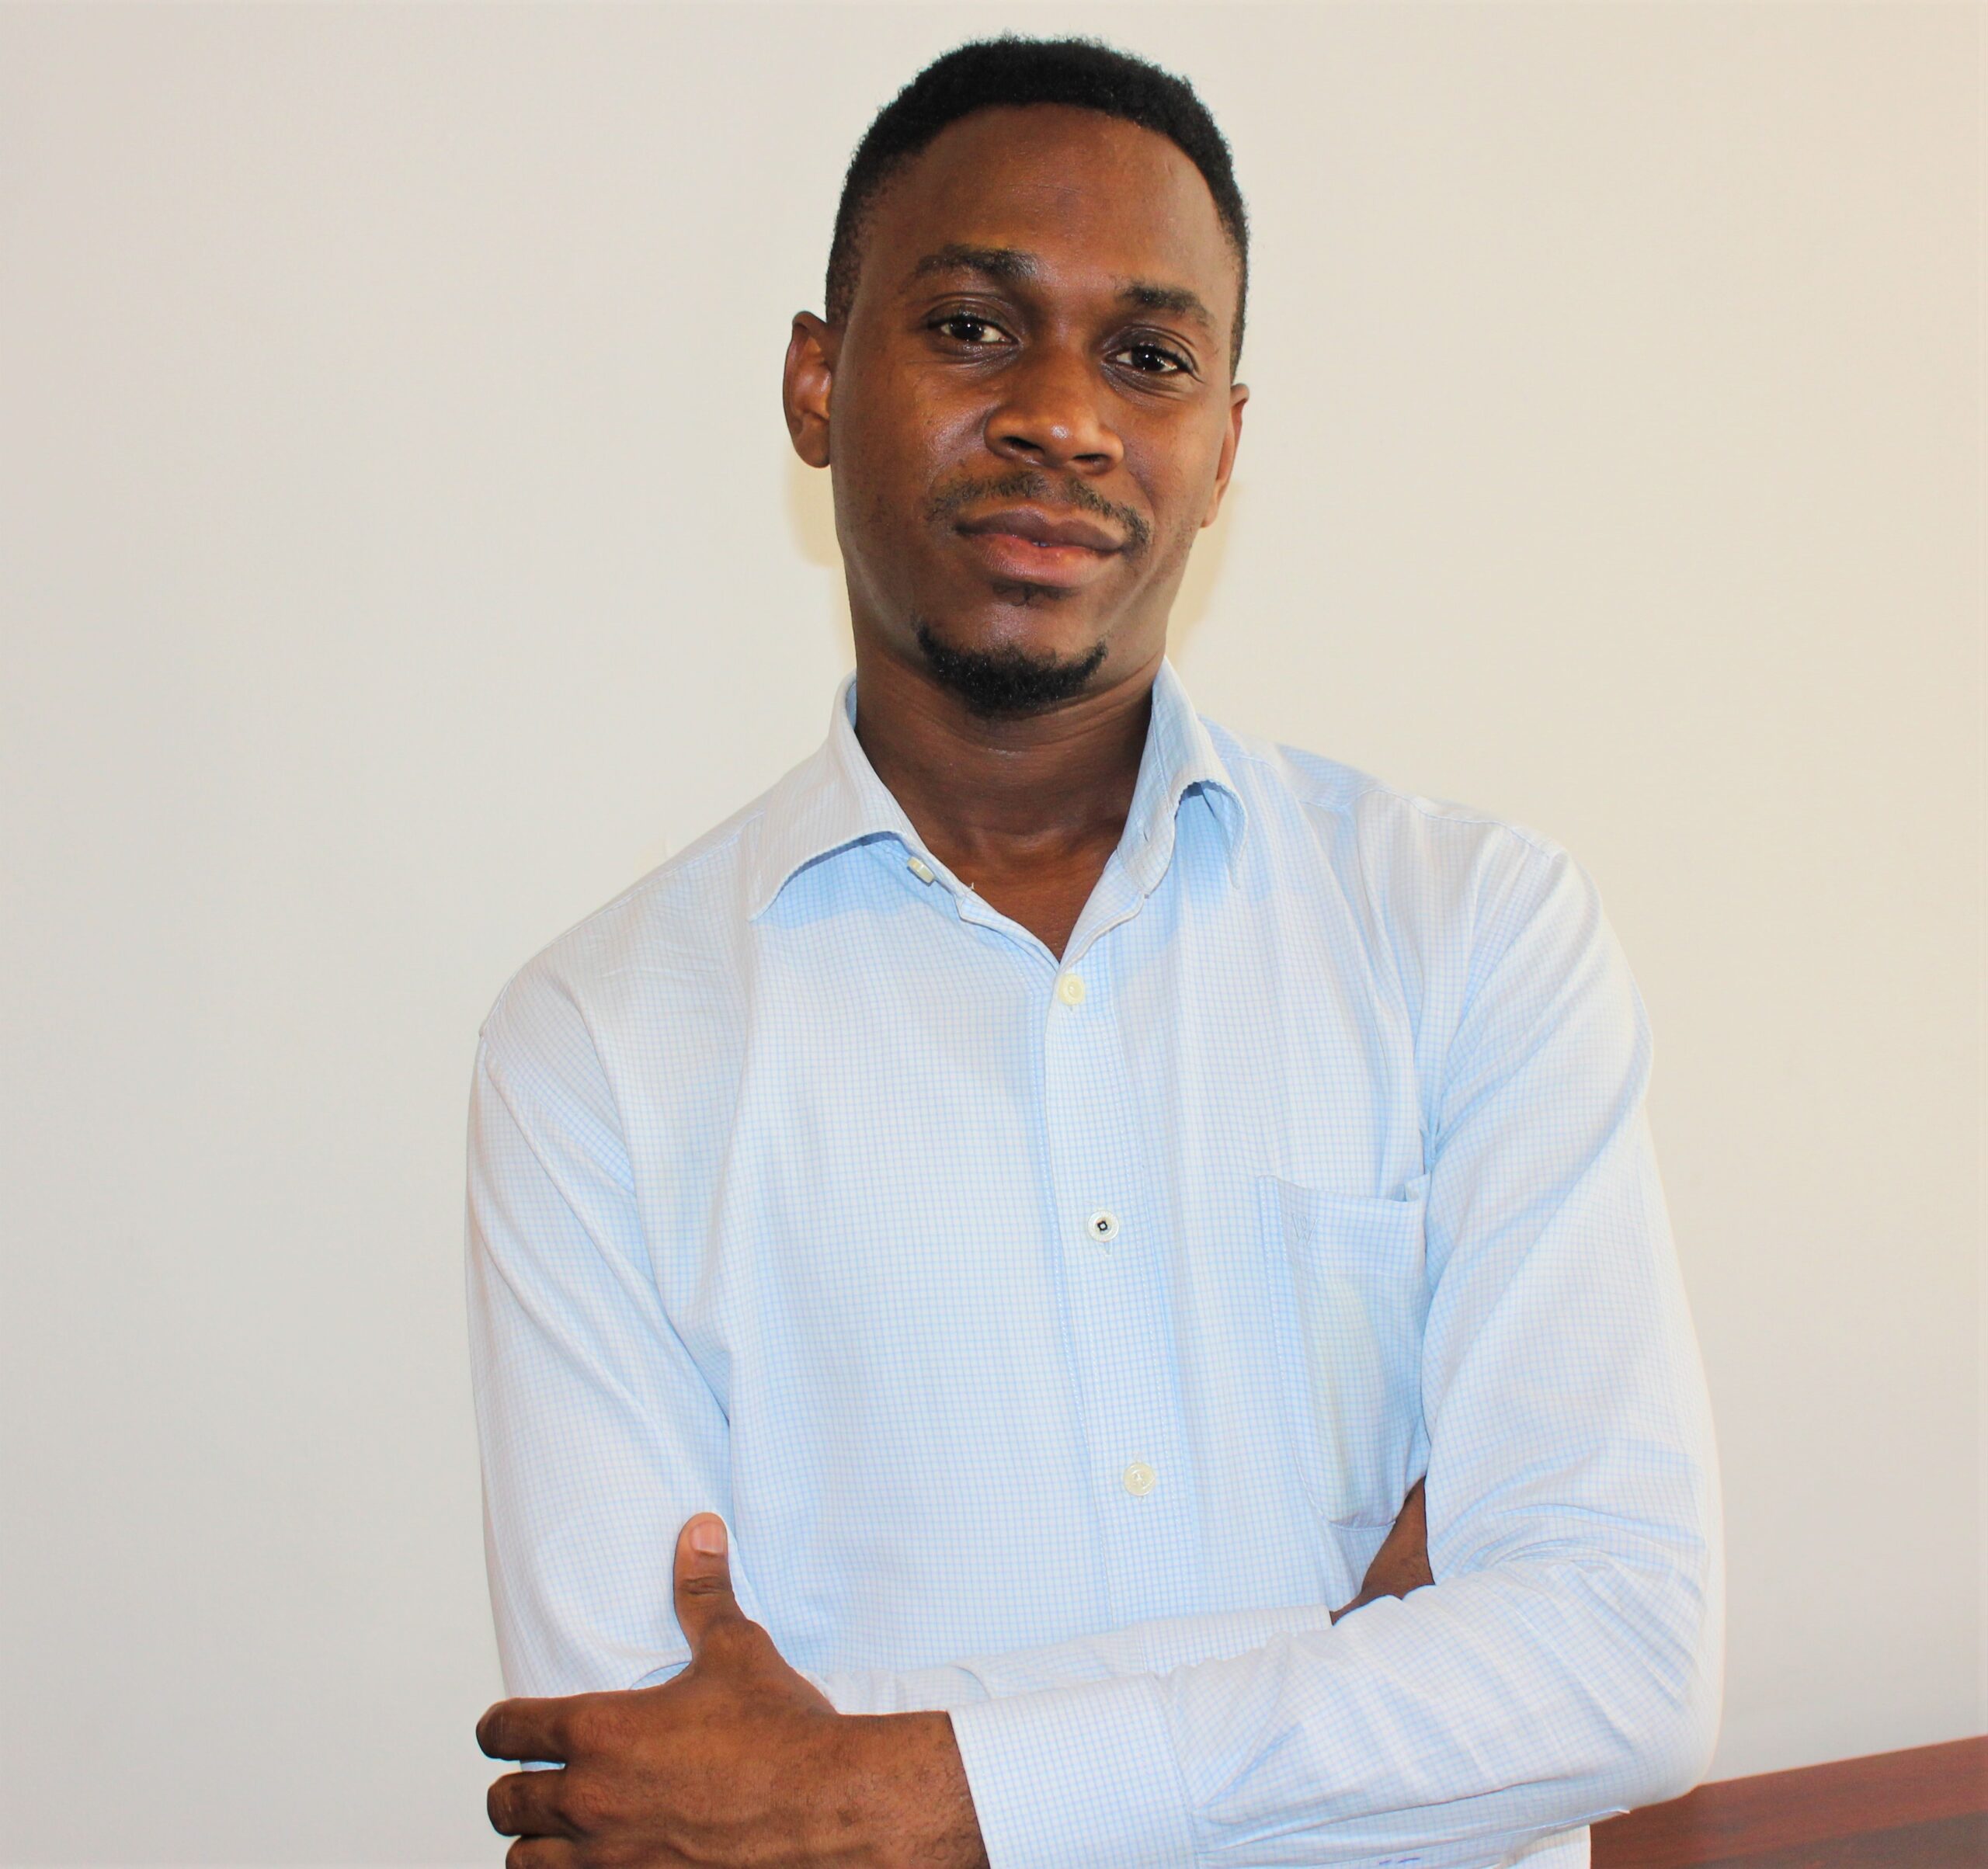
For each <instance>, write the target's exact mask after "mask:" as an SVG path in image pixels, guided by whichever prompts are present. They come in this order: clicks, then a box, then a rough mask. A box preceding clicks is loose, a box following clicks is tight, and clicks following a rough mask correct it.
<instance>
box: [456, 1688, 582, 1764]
mask: <svg viewBox="0 0 1988 1869" xmlns="http://www.w3.org/2000/svg"><path fill="white" fill-rule="evenodd" d="M576 1698H578V1696H572V1695H569V1696H568V1697H565V1698H563V1699H560V1700H551V1701H499V1702H498V1703H497V1704H496V1705H495V1706H494V1707H490V1708H488V1710H487V1711H485V1714H484V1716H483V1718H481V1719H480V1720H478V1721H477V1723H476V1742H477V1744H478V1746H481V1747H482V1749H483V1752H484V1756H485V1757H486V1758H491V1759H530V1760H539V1761H543V1762H546V1763H551V1764H554V1765H564V1764H565V1763H566V1755H567V1752H568V1747H567V1744H566V1714H567V1711H568V1708H569V1707H571V1706H572V1703H573V1701H574V1700H575V1699H576Z"/></svg>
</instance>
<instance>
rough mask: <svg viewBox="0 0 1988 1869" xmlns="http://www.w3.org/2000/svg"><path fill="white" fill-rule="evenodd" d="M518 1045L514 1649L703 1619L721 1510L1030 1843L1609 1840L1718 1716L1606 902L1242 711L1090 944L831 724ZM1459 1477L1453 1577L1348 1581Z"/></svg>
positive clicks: (623, 913) (612, 1652)
mask: <svg viewBox="0 0 1988 1869" xmlns="http://www.w3.org/2000/svg"><path fill="white" fill-rule="evenodd" d="M853 702H854V692H853V682H852V683H850V684H846V685H845V686H844V687H843V690H842V693H841V694H840V695H839V697H838V700H837V704H836V707H835V709H834V710H833V714H832V721H831V730H830V733H829V738H828V741H827V742H826V744H825V745H824V746H823V747H822V749H821V750H820V751H819V752H817V753H816V754H815V756H814V757H813V758H812V759H809V760H808V762H807V763H805V764H804V765H802V766H800V767H798V768H797V769H795V770H794V772H793V773H790V774H789V775H788V776H787V778H786V779H784V780H782V781H781V782H780V784H778V785H777V786H776V787H774V788H773V790H771V791H770V792H769V793H768V794H766V796H765V797H763V798H761V799H760V800H759V801H757V802H756V803H755V804H752V805H749V807H747V808H745V810H744V811H741V812H740V813H739V815H737V816H736V817H735V818H732V819H731V820H730V821H729V822H728V823H726V824H724V825H721V826H720V827H719V828H718V829H716V830H715V831H714V832H711V833H710V834H709V835H707V836H706V837H704V838H703V839H701V840H700V841H699V842H697V843H696V844H695V845H693V846H691V847H690V849H687V850H686V851H684V852H683V853H682V854H681V855H680V856H677V857H676V858H674V859H673V860H671V861H670V862H669V863H665V864H664V865H663V866H662V867H661V868H660V869H659V870H656V871H655V872H654V873H653V874H651V875H649V876H648V877H645V878H644V879H643V880H642V881H641V882H639V883H638V884H636V885H635V886H634V888H632V889H631V890H629V891H627V894H625V895H623V896H621V897H620V898H619V899H618V900H617V901H613V902H612V903H610V904H609V905H607V907H606V908H603V909H602V910H600V912H598V913H596V914H595V915H592V916H590V917H589V919H587V920H586V921H585V922H582V923H581V924H580V925H579V926H578V927H577V928H575V929H572V931H571V932H570V933H567V934H565V936H561V938H560V939H559V940H557V941H555V942H554V943H553V944H552V946H551V947H549V948H548V949H547V950H546V951H545V952H544V953H543V954H540V955H539V956H538V957H537V959H536V960H534V961H532V962H531V963H530V965H528V966H527V967H526V968H524V969H523V971H522V972H520V974H518V975H517V977H516V978H515V979H513V981H511V983H510V984H509V986H507V987H506V988H505V990H504V992H503V993H502V995H501V996H500V997H499V999H498V1002H497V1003H496V1005H495V1007H494V1008H493V1009H492V1012H491V1014H490V1016H489V1019H488V1021H487V1023H485V1027H484V1030H483V1035H482V1042H481V1047H480V1050H479V1052H478V1058H477V1064H476V1072H475V1086H474V1098H473V1105H472V1110H471V1132H470V1186H469V1226H468V1275H469V1304H470V1318H471V1343H472V1349H473V1360H474V1377H475V1386H476V1404H477V1417H478V1426H479V1430H480V1433H481V1444H482V1454H483V1468H484V1478H485V1496H486V1499H487V1504H488V1527H487V1528H488V1556H489V1569H490V1582H491V1589H492V1596H493V1598H494V1600H495V1609H496V1619H497V1629H498V1636H499V1645H500V1648H501V1650H502V1658H503V1666H504V1676H505V1680H506V1685H507V1687H508V1688H509V1690H510V1691H511V1692H513V1693H514V1694H570V1693H575V1692H579V1691H582V1690H591V1689H599V1688H618V1687H634V1686H637V1685H646V1684H649V1683H655V1682H658V1681H661V1680H666V1679H667V1678H668V1677H669V1676H670V1675H671V1674H672V1673H673V1672H674V1671H675V1670H676V1669H678V1668H679V1667H681V1666H682V1665H683V1662H684V1661H685V1659H686V1655H687V1650H686V1646H685V1644H684V1641H683V1638H682V1635H680V1633H679V1631H678V1628H677V1626H676V1617H675V1614H674V1611H673V1606H672V1594H671V1580H670V1579H671V1561H672V1554H673V1550H674V1548H675V1544H676V1534H677V1530H678V1528H679V1527H680V1526H681V1525H682V1523H683V1521H684V1520H686V1518H688V1517H689V1516H690V1515H691V1514H692V1513H696V1512H699V1511H702V1510H706V1509H711V1510H715V1511H717V1512H718V1513H722V1514H723V1515H724V1516H725V1520H727V1522H728V1524H729V1525H730V1526H731V1527H732V1536H733V1563H732V1568H733V1576H734V1579H735V1584H736V1586H737V1589H738V1592H739V1600H740V1602H741V1605H742V1607H743V1608H744V1610H745V1613H746V1614H748V1615H749V1616H752V1617H755V1618H756V1620H758V1621H760V1622H762V1623H763V1624H765V1626H766V1628H767V1630H768V1631H770V1634H771V1635H772V1636H773V1639H774V1641H775V1642H776V1643H777V1645H778V1646H779V1648H780V1652H782V1653H783V1654H784V1655H785V1656H786V1657H787V1659H788V1660H789V1661H790V1662H792V1663H793V1664H794V1666H796V1667H797V1668H799V1669H801V1670H803V1671H804V1672H805V1673H808V1674H809V1675H810V1676H812V1677H813V1678H814V1679H815V1680H816V1681H817V1682H818V1683H819V1684H820V1685H822V1687H823V1689H824V1690H825V1692H826V1693H827V1694H828V1695H829V1698H830V1699H831V1700H832V1701H833V1702H834V1703H835V1704H836V1706H837V1707H839V1708H840V1709H842V1710H843V1711H846V1712H891V1711H903V1710H909V1709H913V1708H921V1707H948V1708H951V1710H952V1720H953V1725H954V1729H955V1732H957V1735H958V1741H959V1746H960V1750H961V1755H962V1757H963V1759H964V1763H965V1767H966V1771H967V1774H968V1780H969V1782H970V1784H971V1788H972V1792H973V1798H974V1803H975V1808H976V1809H977V1810H978V1813H979V1818H980V1822H981V1826H982V1831H983V1833H984V1834H985V1839H986V1843H987V1849H988V1853H989V1857H990V1859H991V1861H992V1865H993V1869H1024V1866H1031V1869H1032V1866H1034V1865H1037V1864H1044V1865H1047V1864H1085V1865H1096V1866H1097V1869H1146V1866H1148V1865H1152V1866H1155V1869H1157V1866H1158V1865H1163V1864H1165V1865H1183V1866H1184V1865H1187V1864H1199V1865H1235V1866H1236V1869H1242V1866H1243V1865H1246V1864H1302V1863H1342V1862H1356V1861H1358V1862H1367V1861H1375V1862H1382V1861H1384V1862H1385V1863H1388V1864H1393V1865H1398V1866H1401V1869H1406V1866H1407V1865H1410V1864H1416V1865H1427V1866H1430V1869H1433V1866H1434V1865H1439V1864H1440V1865H1462V1864H1492V1863H1496V1862H1500V1861H1503V1860H1513V1859H1516V1858H1517V1857H1521V1856H1522V1857H1524V1858H1525V1860H1527V1863H1528V1864H1531V1865H1535V1866H1537V1865H1543V1864H1548V1863H1552V1864H1555V1865H1560V1864H1568V1863H1578V1862H1582V1861H1585V1860H1586V1857H1587V1833H1586V1831H1585V1829H1584V1828H1583V1826H1585V1825H1586V1824H1587V1822H1589V1821H1590V1819H1594V1818H1596V1817H1598V1816H1600V1815H1604V1814H1606V1813H1607V1812H1612V1811H1615V1810H1619V1809H1621V1808H1624V1807H1625V1806H1628V1805H1635V1804H1640V1803H1646V1802H1649V1801H1653V1800H1655V1799H1657V1798H1665V1797H1668V1796H1670V1795H1672V1794H1674V1793H1675V1792H1677V1791H1680V1790H1682V1789H1683V1788H1684V1787H1685V1786H1687V1784H1690V1783H1691V1782H1692V1781H1693V1780H1694V1779H1695V1778H1696V1777H1698V1775H1699V1774H1700V1773H1701V1772H1702V1771H1703V1770H1704V1769H1705V1764H1706V1763H1707V1762H1708V1759H1709V1756H1710V1753H1711V1749H1712V1741H1713V1739H1714V1736H1715V1728H1716V1726H1717V1723H1718V1713H1719V1679H1720V1673H1721V1655H1722V1606H1723V1595H1722V1558H1721V1548H1720V1534H1719V1503H1718V1484H1717V1471H1716V1465H1715V1455H1714V1451H1713V1444H1712V1433H1711V1429H1710V1425H1709V1419H1708V1411H1707V1406H1706V1402H1705V1386H1704V1379H1703V1376H1702V1373H1701V1368H1700V1365H1699V1361H1698V1349H1697V1345H1696V1343H1695V1341H1694V1336H1693V1334H1692V1330H1691V1322H1690V1319H1689V1316H1688V1314H1687V1310H1686V1307H1685V1302H1684V1294H1683V1291H1682V1288H1681V1286H1680V1280H1679V1277H1678V1272H1677V1263H1676V1258H1675V1255H1674V1252H1673V1248H1672V1245H1671V1241H1670V1232H1669V1229H1668V1225H1667V1221H1666V1218H1665V1214H1664V1207H1663V1196H1662V1193H1661V1190H1660V1186H1659V1184H1658V1180H1657V1174H1656V1166H1655V1163H1654V1161H1653V1156H1652V1154H1651V1149H1650V1144H1649V1134H1648V1131H1647V1127H1646V1122H1645V1117H1644V1110H1643V1093H1644V1085H1645V1080H1646V1076H1647V1073H1648V1070H1649V1036H1648V1033H1647V1030H1646V1026H1645V1023H1644V1020H1643V1015H1642V1007H1641V1005H1640V1002H1639V1000H1638V998H1637V995H1636V992H1635V987H1634V985H1633V984H1632V981H1631V978H1630V976H1629V974H1628V969H1627V968H1626V967H1625V964H1624V962H1623V959H1622V957H1621V952H1620V950H1619V949H1618V947H1617V945H1616V943H1615V941H1614V938H1613V936H1611V933H1610V932H1609V929H1608V927H1607V923H1606V922H1605V921H1604V919H1603V916H1602V913H1601V910H1600V905H1599V904H1598V903H1597V899H1596V895H1595V891H1594V885H1593V884H1591V883H1590V881H1589V880H1588V878H1587V876H1586V875H1585V874H1583V871H1582V870H1580V869H1579V868H1578V867H1576V865H1575V864H1574V863H1573V862H1572V861H1571V860H1569V857H1568V856H1566V853H1564V852H1562V850H1560V849H1558V848H1556V847H1555V846H1553V845H1552V844H1551V843H1549V842H1545V840H1543V839H1541V838H1539V837H1538V836H1535V835H1532V834H1531V833H1530V832H1526V831H1523V830H1521V829H1517V828H1515V827H1514V826H1512V825H1507V824H1503V823H1500V822H1496V821H1494V820H1492V819H1489V818H1485V817H1483V816H1482V815H1477V814H1475V813H1472V812H1469V811H1462V810H1459V809H1458V808H1455V807H1454V806H1451V805H1447V804H1434V803H1431V802H1430V801H1428V800H1427V799H1423V798H1416V797H1408V796H1406V795H1404V794H1401V793H1399V792H1395V791H1392V790H1389V789H1388V788H1387V787H1385V786H1382V785H1381V784H1378V783H1376V782H1375V780H1372V779H1370V778H1368V777H1366V776H1363V775H1362V774H1361V773H1356V772H1353V771H1350V770H1349V769H1347V768H1345V767H1343V766H1337V765H1335V764H1333V763H1331V762H1329V761H1328V760H1325V759H1318V758H1315V757H1313V756H1310V755H1307V754H1303V753H1298V752H1291V751H1289V750H1288V749H1281V748H1277V747H1274V746H1270V745H1261V744H1258V743H1256V742H1253V741H1250V740H1247V739H1244V738H1239V737H1237V736H1236V735H1232V734H1229V733H1227V732H1225V731H1223V730H1222V729H1221V728H1217V727H1215V726H1213V725H1211V724H1208V723H1207V722H1204V721H1201V719H1199V718H1198V717H1197V716H1196V714H1194V710H1193V709H1192V708H1191V707H1190V705H1189V703H1188V702H1187V697H1186V696H1185V694H1184V693H1183V690H1182V688H1181V686H1180V682H1179V679H1178V678H1177V677H1176V675H1175V674H1174V672H1173V669H1171V667H1170V666H1167V667H1163V669H1162V672H1161V673H1160V676H1159V680H1158V683H1157V684H1156V687H1155V689H1154V696H1153V710H1152V726H1151V728H1150V730H1149V736H1148V739H1147V742H1146V747H1145V758H1144V762H1143V764H1142V766H1141V769H1140V773H1139V779H1138V788H1137V791H1136V794H1135V797H1134V799H1133V801H1132V806H1131V813H1130V815H1129V816H1128V819H1127V821H1126V825H1125V830H1124V838H1123V839H1122V841H1121V843H1120V845H1119V846H1118V849H1117V852H1116V853H1115V854H1114V856H1113V857H1112V859H1111V860H1110V863H1108V864H1107V866H1106V868H1105V870H1104V873H1103V876H1102V877H1101V878H1100V881H1099V882H1098V884H1097V888H1096V890H1095V891H1094V892H1093V895H1092V896H1091V898H1090V902H1089V903H1088V905H1086V908H1085V909H1084V912H1083V918H1082V919H1081V920H1079V922H1078V924H1077V926H1076V931H1075V932H1074V933H1073V934H1072V936H1071V939H1070V943H1069V950H1068V952H1067V953H1066V954H1065V955H1064V956H1062V957H1061V959H1060V960H1059V958H1058V957H1057V956H1055V955H1054V954H1051V953H1050V952H1049V951H1048V949H1047V948H1045V947H1044V946H1043V945H1042V944H1041V942H1040V941H1038V940H1037V939H1036V938H1035V937H1034V936H1033V935H1031V934H1030V933H1028V932H1027V930H1026V929H1023V928H1021V927H1020V926H1018V925H1017V923H1015V922H1012V921H1010V920H1009V919H1008V918H1007V917H1006V916H1005V915H1002V914H1001V913H999V912H998V911H997V910H996V909H995V908H992V906H991V905H989V904H987V903H985V902H984V901H981V900H980V899H979V898H978V897H977V896H975V895H974V894H973V892H972V891H971V890H970V889H968V888H966V886H965V885H964V884H962V883H961V882H960V881H958V879H957V878H956V877H954V875H953V874H951V872H950V871H948V870H947V867H946V866H945V865H944V863H941V862H940V860H938V858H937V856H934V855H933V853H932V852H931V851H930V849H927V848H926V846H924V844H923V842H921V841H920V839H919V836H918V835H917V833H916V831H914V830H913V829H912V825H911V823H910V822H909V819H908V818H906V817H905V814H904V812H903V811H902V809H901V808H900V807H899V806H898V804H897V802H896V801H895V799H893V798H892V797H891V795H890V794H889V793H888V791H887V790H885V787H883V785H882V783H881V782H880V781H879V780H878V778H877V776H876V775H875V773H874V772H873V771H872V769H871V767H870V765H869V763H868V762H867V759H865V758H864V754H863V752H862V749H861V748H860V745H859V744H858V742H857V738H856V736H855V734H854V731H853V728H852V725H851V717H852V710H853ZM1425 1468H1427V1474H1428V1481H1429V1484H1428V1515H1429V1544H1430V1559H1431V1562H1432V1564H1433V1566H1434V1572H1435V1575H1436V1578H1437V1583H1436V1585H1435V1586H1434V1588H1432V1589H1423V1590H1421V1591H1419V1592H1417V1593H1415V1594H1414V1595H1413V1596H1410V1597H1409V1598H1407V1599H1406V1600H1399V1601H1398V1600H1393V1599H1385V1600H1381V1601H1379V1602H1377V1603H1373V1604H1371V1605H1370V1606H1369V1607H1367V1608H1365V1609H1363V1610H1359V1611H1357V1612H1356V1613H1355V1614H1353V1615H1351V1616H1349V1617H1346V1618H1345V1619H1344V1620H1343V1621H1341V1622H1340V1624H1337V1625H1336V1626H1335V1625H1333V1624H1331V1623H1330V1621H1329V1617H1328V1614H1327V1611H1328V1608H1329V1607H1330V1606H1335V1605H1337V1604H1340V1603H1345V1602H1346V1601H1347V1600H1349V1599H1350V1597H1352V1596H1354V1594H1355V1593H1356V1592H1357V1589H1358V1586H1359V1583H1360V1580H1361V1575H1362V1574H1363V1572H1364V1570H1365V1569H1366V1566H1367V1563H1368V1560H1369V1558H1371V1556H1372V1555H1373V1554H1374V1552H1375V1550H1376V1549H1377V1548H1378V1546H1379V1544H1380V1543H1381V1541H1382V1537H1383V1536H1384V1535H1385V1532H1386V1530H1387V1528H1388V1525H1389V1523H1391V1522H1392V1520H1393V1518H1394V1517H1395V1513H1396V1512H1397V1510H1398V1509H1399V1506H1400V1505H1401V1502H1402V1496H1403V1494H1404V1493H1405V1492H1406V1491H1407V1489H1408V1488H1409V1485H1410V1484H1411V1483H1412V1482H1413V1480H1414V1479H1415V1478H1416V1475H1419V1474H1420V1473H1421V1472H1423V1470H1424V1469H1425Z"/></svg>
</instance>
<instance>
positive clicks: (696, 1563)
mask: <svg viewBox="0 0 1988 1869" xmlns="http://www.w3.org/2000/svg"><path fill="white" fill-rule="evenodd" d="M725 1546H726V1539H725V1521H724V1520H722V1519H721V1518H720V1517H719V1516H718V1514H717V1513H714V1512H700V1513H698V1514H697V1516H696V1517H695V1518H693V1519H686V1520H685V1521H684V1523H683V1529H682V1530H679V1532H678V1533H677V1534H676V1621H677V1624H678V1626H679V1628H681V1629H682V1630H683V1638H684V1640H685V1641H687V1642H689V1643H690V1654H691V1658H692V1659H693V1660H694V1659H696V1657H697V1651H698V1649H699V1648H700V1647H701V1646H702V1645H703V1644H704V1641H705V1639H706V1638H707V1637H708V1636H709V1635H710V1634H711V1631H713V1630H714V1629H715V1628H718V1626H719V1625H720V1624H722V1623H726V1622H743V1621H745V1616H744V1615H743V1614H742V1612H741V1611H740V1610H739V1601H738V1599H737V1598H736V1597H735V1596H733V1595H732V1562H731V1558H730V1556H729V1555H728V1552H727V1551H726V1548H725Z"/></svg>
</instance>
